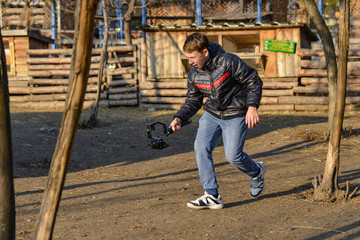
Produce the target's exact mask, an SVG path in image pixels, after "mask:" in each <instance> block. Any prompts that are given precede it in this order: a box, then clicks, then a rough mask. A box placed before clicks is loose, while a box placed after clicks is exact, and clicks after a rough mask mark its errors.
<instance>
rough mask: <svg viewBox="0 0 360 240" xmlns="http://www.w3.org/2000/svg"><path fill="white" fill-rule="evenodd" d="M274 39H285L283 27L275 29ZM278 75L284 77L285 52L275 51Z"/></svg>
mask: <svg viewBox="0 0 360 240" xmlns="http://www.w3.org/2000/svg"><path fill="white" fill-rule="evenodd" d="M275 35H276V40H286V38H285V33H284V29H276V31H275ZM276 59H277V66H278V76H279V77H286V53H282V52H277V53H276Z"/></svg>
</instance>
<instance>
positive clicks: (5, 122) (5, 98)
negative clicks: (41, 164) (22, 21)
mask: <svg viewBox="0 0 360 240" xmlns="http://www.w3.org/2000/svg"><path fill="white" fill-rule="evenodd" d="M0 58H1V67H0V239H15V199H14V183H13V163H12V160H13V159H12V144H11V127H10V111H9V88H8V77H7V68H6V57H5V51H4V44H3V41H2V35H1V29H0Z"/></svg>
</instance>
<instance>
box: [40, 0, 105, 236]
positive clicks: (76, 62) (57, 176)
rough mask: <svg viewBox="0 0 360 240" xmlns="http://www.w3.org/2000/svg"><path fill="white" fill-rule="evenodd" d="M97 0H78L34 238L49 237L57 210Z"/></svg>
mask: <svg viewBox="0 0 360 240" xmlns="http://www.w3.org/2000/svg"><path fill="white" fill-rule="evenodd" d="M97 6H98V1H97V0H88V1H85V0H81V1H77V7H76V12H75V16H76V29H75V36H74V43H75V44H74V49H73V54H72V62H71V70H70V77H69V79H70V86H69V92H68V99H67V102H66V107H65V112H64V116H63V120H62V124H61V129H60V132H59V137H58V141H57V144H56V148H55V151H54V155H53V158H52V161H51V167H50V172H49V177H48V182H47V186H46V189H45V194H44V198H43V201H42V205H41V210H40V218H39V221H38V224H37V227H36V231H35V239H38V240H45V239H51V238H52V234H53V230H54V225H55V219H56V213H57V209H58V207H59V202H60V198H61V193H62V189H63V186H64V182H65V176H66V171H67V168H68V166H69V162H70V158H71V153H72V149H73V146H74V142H75V136H76V132H77V128H78V125H79V119H80V115H81V109H82V107H83V103H84V95H85V90H86V86H87V80H88V77H89V70H90V58H91V48H92V44H93V32H94V22H95V21H94V19H95V13H96V9H97Z"/></svg>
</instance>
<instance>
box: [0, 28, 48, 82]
mask: <svg viewBox="0 0 360 240" xmlns="http://www.w3.org/2000/svg"><path fill="white" fill-rule="evenodd" d="M2 36H3V41H4V46H5V55H6V63H7V68H8V75H9V85H10V86H14V85H16V84H17V86H18V85H19V84H20V85H21V82H22V81H23V80H26V77H27V76H28V70H29V68H28V63H27V62H26V58H28V54H27V52H26V51H27V50H29V49H48V48H49V46H50V44H52V43H54V40H53V39H51V38H48V37H45V36H43V35H41V34H40V33H39V32H38V31H29V30H26V29H20V30H3V31H2ZM24 84H26V85H24V86H27V82H26V81H25V82H24Z"/></svg>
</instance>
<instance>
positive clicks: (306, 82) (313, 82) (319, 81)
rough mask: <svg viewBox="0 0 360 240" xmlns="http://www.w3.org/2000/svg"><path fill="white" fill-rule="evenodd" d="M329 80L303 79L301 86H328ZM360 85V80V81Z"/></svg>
mask: <svg viewBox="0 0 360 240" xmlns="http://www.w3.org/2000/svg"><path fill="white" fill-rule="evenodd" d="M328 81H329V80H328V78H326V77H302V78H301V79H300V82H301V85H312V84H316V85H318V84H326V85H327V84H328ZM359 83H360V79H359Z"/></svg>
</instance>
